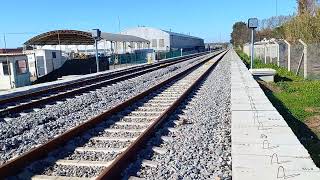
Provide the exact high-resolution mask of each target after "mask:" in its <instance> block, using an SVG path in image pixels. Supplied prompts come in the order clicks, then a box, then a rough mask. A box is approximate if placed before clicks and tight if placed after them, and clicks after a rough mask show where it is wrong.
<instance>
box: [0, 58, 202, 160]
mask: <svg viewBox="0 0 320 180" xmlns="http://www.w3.org/2000/svg"><path fill="white" fill-rule="evenodd" d="M195 62H198V61H195V60H189V61H185V62H182V63H179V64H176V65H172V66H170V67H167V68H163V69H159V70H157V71H154V72H150V73H147V74H144V75H141V76H138V77H135V78H132V79H130V80H126V81H122V82H120V83H117V84H113V85H112V86H107V87H103V88H100V89H97V90H95V91H91V92H88V93H85V94H82V95H79V96H77V97H75V98H71V99H67V100H66V101H63V102H62V103H59V104H53V105H49V106H46V107H45V108H42V109H40V110H39V111H34V112H30V113H28V114H26V115H24V116H21V117H17V118H13V119H12V120H11V121H9V122H4V121H2V122H0V157H1V159H0V165H1V164H3V163H5V162H6V161H7V160H9V159H10V158H13V157H15V156H17V155H20V154H22V153H24V152H26V151H28V150H30V149H31V148H32V147H34V146H37V145H39V144H43V143H45V142H47V141H48V140H49V139H52V138H53V137H55V136H56V135H59V134H62V133H63V132H65V131H66V130H67V129H70V128H71V127H74V126H76V125H78V124H80V123H82V122H84V121H86V120H88V119H90V118H92V117H94V116H96V115H98V114H100V113H101V112H103V111H106V110H108V109H110V108H112V107H113V106H115V105H117V104H119V103H121V102H123V101H125V100H127V99H128V98H130V97H133V96H134V95H136V94H138V93H140V92H142V91H144V90H146V89H148V88H150V87H151V86H154V85H156V84H157V83H159V82H160V81H163V80H165V79H168V78H170V77H171V76H173V75H175V74H177V73H179V72H181V71H183V70H185V69H187V68H188V67H190V66H192V65H193V64H194V63H195Z"/></svg>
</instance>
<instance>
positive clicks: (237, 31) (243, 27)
mask: <svg viewBox="0 0 320 180" xmlns="http://www.w3.org/2000/svg"><path fill="white" fill-rule="evenodd" d="M249 41H250V30H249V28H248V27H247V24H246V23H244V22H236V23H235V24H234V25H233V27H232V33H231V40H230V43H232V44H233V45H234V46H235V47H238V46H241V48H242V46H243V45H244V44H245V43H247V42H249Z"/></svg>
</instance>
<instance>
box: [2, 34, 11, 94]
mask: <svg viewBox="0 0 320 180" xmlns="http://www.w3.org/2000/svg"><path fill="white" fill-rule="evenodd" d="M3 42H4V52H5V54H6V60H7V66H8V75H9V82H10V87H11V88H13V86H12V80H11V67H10V66H11V65H10V62H9V57H8V54H7V40H6V33H3Z"/></svg>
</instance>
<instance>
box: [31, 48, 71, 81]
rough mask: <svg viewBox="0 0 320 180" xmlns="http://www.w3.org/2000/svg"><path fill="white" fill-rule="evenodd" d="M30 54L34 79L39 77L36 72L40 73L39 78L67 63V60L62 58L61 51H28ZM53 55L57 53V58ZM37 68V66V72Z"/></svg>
mask: <svg viewBox="0 0 320 180" xmlns="http://www.w3.org/2000/svg"><path fill="white" fill-rule="evenodd" d="M28 53H29V54H28V55H27V56H28V61H29V67H30V68H29V69H30V73H31V76H33V77H37V76H36V72H37V73H38V77H41V76H44V75H46V74H48V73H50V72H52V71H53V70H55V69H58V68H60V67H61V66H62V65H63V64H64V62H65V61H66V58H65V57H64V56H62V53H61V52H60V51H59V50H50V49H35V50H34V51H33V50H32V51H28ZM52 53H55V55H56V57H55V58H54V57H53V54H52ZM35 58H36V59H37V63H36V62H35ZM35 66H37V71H36V67H35Z"/></svg>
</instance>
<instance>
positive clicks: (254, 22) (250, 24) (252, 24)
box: [248, 18, 258, 69]
mask: <svg viewBox="0 0 320 180" xmlns="http://www.w3.org/2000/svg"><path fill="white" fill-rule="evenodd" d="M257 27H258V19H257V18H250V19H249V20H248V28H250V29H251V51H250V60H251V61H250V69H253V59H254V29H256V28H257Z"/></svg>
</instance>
